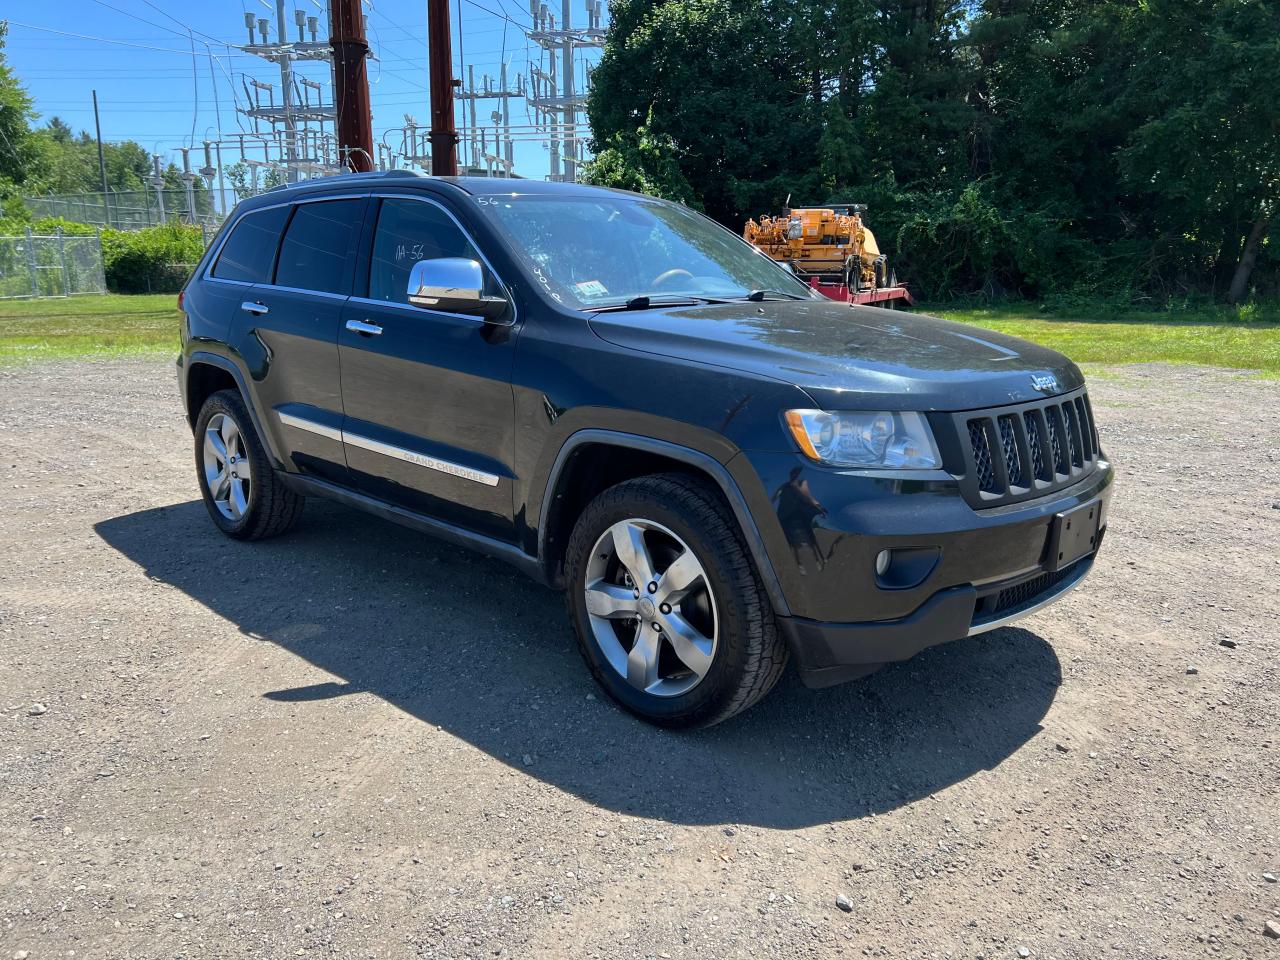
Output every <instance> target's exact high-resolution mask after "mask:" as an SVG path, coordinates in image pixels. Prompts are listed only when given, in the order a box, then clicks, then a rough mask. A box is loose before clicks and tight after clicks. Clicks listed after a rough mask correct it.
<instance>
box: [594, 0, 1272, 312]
mask: <svg viewBox="0 0 1280 960" xmlns="http://www.w3.org/2000/svg"><path fill="white" fill-rule="evenodd" d="M611 14H612V27H611V30H610V33H609V36H608V38H607V41H606V45H605V50H604V55H603V58H602V60H601V62H600V64H599V66H598V67H597V68H596V70H595V71H594V73H593V75H592V89H591V94H590V101H589V104H588V114H589V118H590V122H591V129H592V134H593V137H594V146H595V151H596V156H595V159H594V161H593V162H592V163H591V164H590V165H589V167H588V175H589V177H590V178H591V179H593V180H594V181H596V182H598V183H604V184H608V185H614V186H620V187H625V188H628V189H637V190H641V191H644V192H648V193H653V194H657V195H661V196H665V197H669V198H673V199H678V200H682V201H684V202H686V203H689V204H691V205H693V206H696V207H699V208H701V209H703V210H705V211H706V212H707V213H708V214H709V215H710V216H712V217H714V218H715V219H717V220H719V221H720V222H722V223H724V224H725V225H726V226H728V227H730V228H733V229H735V230H740V229H741V227H742V225H743V223H744V222H745V221H746V219H747V218H748V217H751V216H759V215H760V214H762V213H774V212H778V211H779V210H780V208H781V207H782V206H783V205H784V204H785V203H786V202H787V199H788V197H790V200H791V203H792V204H793V205H803V204H817V203H824V202H835V201H854V202H863V203H867V204H868V205H869V208H870V209H869V212H868V214H867V222H868V224H869V225H870V226H871V227H872V228H873V229H875V230H876V232H877V236H878V237H879V238H880V240H881V246H882V248H888V251H889V252H890V255H891V256H892V257H893V258H894V261H895V263H896V266H897V269H898V273H899V275H900V276H902V277H903V278H904V279H908V280H909V281H910V282H911V283H912V284H913V286H914V287H915V288H916V289H917V291H918V292H919V293H923V294H924V295H926V296H929V297H933V298H953V297H963V296H982V297H988V298H1001V297H1011V296H1035V297H1045V296H1054V297H1081V298H1088V299H1098V298H1102V299H1108V300H1124V301H1130V302H1132V301H1141V300H1146V301H1163V302H1168V301H1178V300H1185V299H1188V298H1196V297H1199V298H1204V297H1210V296H1212V297H1217V298H1222V299H1227V300H1230V301H1233V302H1240V301H1243V300H1245V299H1247V298H1249V297H1251V296H1260V295H1261V296H1269V295H1274V294H1275V293H1276V292H1277V288H1278V287H1280V252H1278V251H1277V243H1278V242H1280V226H1278V223H1280V218H1277V216H1276V214H1277V212H1278V207H1280V96H1278V95H1277V91H1280V3H1277V2H1276V0H1139V2H1134V0H971V2H962V0H612V4H611Z"/></svg>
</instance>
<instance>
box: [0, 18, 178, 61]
mask: <svg viewBox="0 0 1280 960" xmlns="http://www.w3.org/2000/svg"><path fill="white" fill-rule="evenodd" d="M5 22H6V23H8V24H9V26H11V27H22V28H24V29H26V30H39V31H41V32H43V33H56V34H57V35H58V36H60V37H74V38H75V39H77V40H93V41H95V42H96V43H114V44H117V45H119V46H122V47H135V48H137V49H139V50H155V51H158V52H159V53H180V54H182V55H183V56H184V57H185V56H189V55H190V54H189V53H188V52H187V51H186V50H175V49H173V48H172V47H153V46H150V45H148V44H143V43H129V42H128V41H127V40H112V39H111V38H110V37H92V36H89V35H88V34H84V33H69V32H68V31H66V30H54V29H53V28H52V27H38V26H36V25H35V24H34V23H21V22H19V21H17V20H6V21H5Z"/></svg>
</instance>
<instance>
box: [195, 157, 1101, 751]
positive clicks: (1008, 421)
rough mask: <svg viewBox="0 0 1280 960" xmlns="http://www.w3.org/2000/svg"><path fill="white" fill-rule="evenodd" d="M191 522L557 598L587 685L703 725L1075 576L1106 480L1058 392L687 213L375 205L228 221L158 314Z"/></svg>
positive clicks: (1094, 449)
mask: <svg viewBox="0 0 1280 960" xmlns="http://www.w3.org/2000/svg"><path fill="white" fill-rule="evenodd" d="M181 303H182V308H183V313H184V315H185V322H184V329H183V337H182V341H183V342H182V355H181V357H180V358H179V360H178V379H179V382H180V384H181V389H182V395H183V402H184V405H185V409H186V413H187V416H188V418H189V420H190V422H191V425H192V427H193V430H194V433H195V459H196V472H197V477H198V480H199V484H200V490H201V493H202V494H203V496H204V501H205V504H206V505H207V507H208V509H209V515H210V516H211V517H212V518H213V522H214V523H215V524H216V525H217V526H218V527H219V529H221V530H222V531H223V532H224V533H226V534H227V535H229V536H232V537H237V538H240V539H245V540H254V539H258V538H261V537H268V536H272V535H274V534H278V533H282V532H283V531H285V530H287V529H288V528H289V527H290V526H291V525H292V524H293V522H294V521H295V520H296V519H297V517H298V514H299V511H300V510H301V509H302V503H303V498H304V497H307V496H318V497H329V498H331V499H334V500H338V501H341V502H343V503H347V504H350V505H352V506H356V507H360V508H362V509H364V510H367V511H369V512H371V513H374V514H377V515H379V516H382V517H385V518H387V519H390V520H394V521H397V522H399V523H403V524H407V525H409V526H412V527H416V528H418V529H421V530H424V531H427V532H429V533H432V534H435V535H437V536H441V537H444V538H446V539H448V540H452V541H454V542H456V543H460V544H465V545H467V546H471V547H475V548H478V549H480V550H482V551H485V552H486V553H489V554H491V555H493V556H496V557H500V558H503V559H505V560H509V561H511V562H512V563H514V564H516V565H517V566H518V567H520V568H521V569H523V570H524V571H526V572H527V573H529V574H530V575H532V576H533V577H536V578H537V579H538V580H540V581H543V582H545V583H546V584H548V585H551V586H555V587H561V588H564V589H565V590H566V591H567V595H568V606H569V615H570V618H571V619H572V621H573V625H574V628H575V629H576V631H577V636H578V641H579V644H580V646H581V649H582V655H583V657H584V658H585V660H586V662H587V664H588V666H589V667H590V668H591V672H592V673H593V674H594V675H595V677H596V679H597V680H598V681H599V682H600V684H601V685H602V686H603V687H604V688H605V689H606V690H607V691H608V692H609V694H610V695H611V696H613V697H614V698H615V699H616V700H617V701H618V702H619V703H621V704H622V705H623V706H624V707H626V708H627V709H629V710H631V711H633V712H635V713H637V714H639V715H640V716H642V717H644V718H646V719H648V720H651V721H653V722H656V723H660V724H665V725H670V726H678V725H694V724H711V723H715V722H717V721H720V720H724V719H725V718H727V717H729V716H732V715H733V714H735V713H737V712H738V711H740V710H743V709H745V708H746V707H748V706H750V705H751V704H753V703H755V702H756V701H757V700H759V699H760V698H761V697H763V696H764V695H765V694H766V693H767V692H768V691H769V689H770V688H771V687H772V686H773V684H774V682H775V681H776V680H777V679H778V677H779V675H780V674H781V672H782V670H783V668H784V666H785V664H786V663H787V660H788V654H790V656H791V657H794V659H795V661H796V664H797V666H798V668H799V671H800V674H801V676H802V678H803V679H804V680H805V682H806V683H808V684H809V685H811V686H825V685H828V684H833V683H839V682H841V681H844V680H849V679H852V678H855V677H859V676H862V675H865V674H867V673H869V672H871V671H872V670H873V669H875V668H876V667H877V666H878V665H880V664H883V663H885V662H888V661H893V660H903V659H905V658H907V657H910V656H912V655H913V654H915V653H917V652H918V651H920V650H922V649H924V648H925V647H928V646H931V645H933V644H936V643H940V642H942V641H947V640H953V639H956V638H959V637H964V636H966V635H970V634H975V633H979V632H981V631H984V630H990V629H992V628H994V627H998V626H1001V625H1003V624H1006V623H1009V622H1010V621H1011V620H1014V619H1016V618H1018V617H1021V616H1023V615H1025V614H1027V613H1029V612H1031V611H1033V610H1036V609H1039V608H1040V607H1043V606H1044V605H1045V604H1047V603H1050V602H1051V601H1053V600H1055V599H1057V598H1058V597H1060V596H1062V594H1064V593H1065V592H1066V591H1067V590H1069V589H1071V588H1072V587H1074V586H1075V585H1076V584H1077V583H1079V582H1080V581H1081V580H1082V579H1083V578H1084V577H1085V575H1086V574H1087V573H1088V572H1089V569H1090V567H1091V566H1092V564H1093V558H1094V555H1095V553H1096V551H1097V549H1098V545H1099V542H1100V540H1101V538H1102V534H1103V532H1104V530H1105V527H1106V510H1107V503H1108V500H1109V498H1110V496H1111V491H1112V469H1111V466H1110V464H1109V463H1108V462H1107V461H1106V459H1105V458H1104V456H1103V453H1102V450H1101V448H1100V447H1099V444H1098V435H1097V431H1096V430H1095V428H1094V422H1093V414H1092V411H1091V409H1090V406H1089V398H1088V396H1087V395H1086V393H1085V390H1084V383H1083V380H1082V378H1081V375H1080V371H1079V370H1078V369H1077V368H1076V367H1075V365H1074V364H1072V363H1071V362H1070V361H1068V360H1067V359H1065V358H1064V357H1062V356H1060V355H1059V354H1057V353H1054V352H1053V351H1051V350H1046V349H1043V348H1041V347H1037V346H1034V345H1032V344H1029V343H1024V342H1022V341H1020V340H1015V339H1012V338H1010V337H1005V336H1001V335H999V334H995V333H988V332H985V331H981V330H977V329H974V328H972V327H966V326H962V325H960V324H955V323H947V322H944V321H941V320H936V319H932V318H929V317H923V316H917V315H912V314H906V313H896V312H892V311H887V310H879V309H874V308H869V307H850V306H848V305H846V304H838V303H834V302H832V301H828V300H825V299H823V298H822V297H820V296H819V295H817V294H816V293H813V292H812V291H810V290H809V289H808V287H806V286H805V285H804V284H803V283H801V282H800V281H799V280H797V279H796V278H795V277H794V276H793V275H792V274H791V273H790V272H789V271H788V270H787V269H786V268H784V267H783V266H780V265H778V264H777V263H775V262H774V261H772V260H770V259H768V258H767V257H765V256H763V255H762V254H760V253H759V252H758V251H756V250H755V249H754V248H752V247H750V246H748V245H747V244H745V243H744V242H743V241H742V240H740V239H739V238H738V237H737V236H735V235H734V234H733V233H731V232H729V231H728V230H725V229H724V228H722V227H720V226H718V225H716V224H715V223H713V222H711V221H710V220H708V219H707V218H705V217H703V216H701V215H699V214H696V213H694V212H692V211H690V210H688V209H686V208H685V207H682V206H679V205H676V204H672V203H666V202H663V201H659V200H654V199H651V198H648V197H642V196H636V195H632V194H627V193H620V192H616V191H610V190H602V189H597V188H591V187H585V186H576V185H569V184H553V183H539V182H534V181H525V180H519V181H513V180H488V179H465V178H463V179H436V178H429V177H424V176H419V175H415V174H409V173H387V174H369V175H357V176H345V177H338V178H334V179H328V180H320V181H312V182H309V183H306V184H303V185H299V186H293V187H289V188H277V189H276V190H273V191H271V192H269V193H267V194H265V195H263V196H260V197H256V198H254V199H251V200H246V201H244V202H243V203H241V204H240V205H239V206H238V207H237V208H236V210H235V212H234V213H233V215H232V216H231V217H230V218H229V220H228V221H227V224H226V226H225V227H224V228H223V230H222V232H221V233H220V234H219V236H218V238H217V240H216V242H215V243H213V245H212V246H211V247H210V248H209V251H208V252H207V253H206V255H205V257H204V259H203V261H202V262H201V263H200V265H199V267H198V268H197V270H196V273H195V276H194V277H193V278H192V279H191V281H190V282H189V283H188V284H187V286H186V289H185V290H184V292H183V296H182V298H181Z"/></svg>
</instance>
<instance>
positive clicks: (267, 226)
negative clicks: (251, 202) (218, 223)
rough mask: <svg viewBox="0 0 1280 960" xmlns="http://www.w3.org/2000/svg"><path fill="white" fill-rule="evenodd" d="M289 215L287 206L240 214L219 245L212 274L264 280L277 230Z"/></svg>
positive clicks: (243, 279)
mask: <svg viewBox="0 0 1280 960" xmlns="http://www.w3.org/2000/svg"><path fill="white" fill-rule="evenodd" d="M288 216H289V208H288V207H271V208H269V209H267V210H255V211H254V212H253V213H247V214H245V215H244V216H243V217H241V218H240V221H239V222H238V223H237V224H236V225H235V226H234V227H232V228H231V236H229V237H227V242H226V243H224V244H223V245H222V252H221V253H219V254H218V262H217V263H215V264H214V265H213V275H214V276H215V277H217V278H218V279H219V280H239V281H240V282H241V283H266V282H267V280H268V278H269V277H270V276H271V264H272V261H274V260H275V256H276V244H277V243H278V242H279V241H280V231H281V230H283V229H284V221H285V219H286V218H287V217H288Z"/></svg>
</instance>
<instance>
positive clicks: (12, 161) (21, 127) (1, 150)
mask: <svg viewBox="0 0 1280 960" xmlns="http://www.w3.org/2000/svg"><path fill="white" fill-rule="evenodd" d="M8 33H9V25H8V24H7V23H5V22H4V21H0V203H3V209H2V210H0V213H3V214H4V215H12V214H14V213H16V212H17V209H18V200H17V196H18V192H17V190H16V185H17V184H20V183H22V182H23V181H24V180H25V179H26V177H27V173H28V170H29V169H30V165H31V162H32V160H33V159H34V157H33V150H32V144H31V121H32V120H33V119H34V117H35V112H34V110H33V109H32V105H31V97H30V96H29V95H28V94H27V91H26V89H25V88H24V87H23V86H22V84H21V83H20V82H19V81H18V77H17V75H16V74H15V73H14V72H13V68H12V67H10V66H9V63H8V60H7V59H6V57H5V53H4V47H5V39H6V37H7V36H8Z"/></svg>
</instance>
